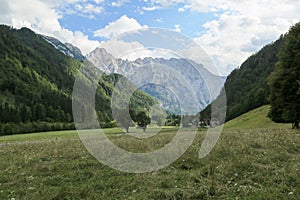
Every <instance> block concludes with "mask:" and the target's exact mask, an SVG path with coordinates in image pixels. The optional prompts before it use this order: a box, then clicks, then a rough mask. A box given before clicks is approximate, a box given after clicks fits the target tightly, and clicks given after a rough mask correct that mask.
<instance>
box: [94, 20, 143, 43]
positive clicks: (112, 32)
mask: <svg viewBox="0 0 300 200" xmlns="http://www.w3.org/2000/svg"><path fill="white" fill-rule="evenodd" d="M142 28H147V26H142V25H141V24H139V23H138V21H137V20H136V19H134V18H129V17H127V16H126V15H123V16H122V17H121V18H119V19H118V20H116V21H114V22H111V23H109V24H108V25H107V26H105V27H104V28H103V29H100V30H97V31H95V36H98V37H105V38H111V37H114V36H117V35H119V34H122V33H126V32H129V31H134V30H139V29H142Z"/></svg>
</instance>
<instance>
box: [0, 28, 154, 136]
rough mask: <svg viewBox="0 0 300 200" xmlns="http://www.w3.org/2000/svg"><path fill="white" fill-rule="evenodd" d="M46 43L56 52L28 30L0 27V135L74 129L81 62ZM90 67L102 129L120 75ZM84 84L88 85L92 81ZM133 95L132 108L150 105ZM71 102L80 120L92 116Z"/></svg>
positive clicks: (141, 96)
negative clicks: (77, 109) (104, 72)
mask: <svg viewBox="0 0 300 200" xmlns="http://www.w3.org/2000/svg"><path fill="white" fill-rule="evenodd" d="M48 39H49V38H48ZM51 41H52V42H53V43H54V42H55V43H56V45H58V46H57V48H55V47H54V46H53V44H50V43H49V40H48V41H45V36H41V35H38V34H35V33H34V32H33V31H31V30H30V29H27V28H22V29H19V30H17V29H13V28H10V27H8V26H5V25H0V135H5V134H14V133H26V132H35V131H49V130H61V129H74V128H75V127H74V124H72V122H73V113H72V91H73V86H74V81H75V77H76V75H77V74H78V73H80V72H79V69H80V67H81V66H82V62H79V61H78V60H76V59H74V58H73V57H70V56H68V55H67V54H65V53H62V52H61V50H60V51H59V50H58V48H61V49H64V48H65V46H63V45H61V43H60V42H59V41H58V40H56V39H53V38H52V39H51ZM68 48H69V49H71V48H70V46H69V47H68ZM72 48H73V47H72ZM73 50H75V51H76V48H74V49H73ZM75 51H73V52H75ZM73 55H74V54H73ZM90 69H93V71H90V73H93V75H94V76H96V77H97V76H99V81H98V82H96V85H97V92H96V95H95V109H96V114H97V117H98V120H99V121H100V124H101V126H102V127H109V126H113V124H112V123H114V122H112V121H113V120H114V118H113V116H112V110H111V95H112V93H113V88H114V84H115V82H117V81H118V80H119V79H120V78H122V77H121V76H120V75H116V74H111V75H105V74H103V72H101V71H100V70H96V68H95V67H94V66H91V68H90ZM87 72H88V71H87ZM100 75H101V77H100ZM82 77H83V76H82ZM84 81H85V82H86V83H87V84H88V83H91V82H92V81H95V80H90V79H88V78H85V80H84ZM128 85H130V83H128ZM137 95H139V98H135V96H134V97H133V101H132V102H133V107H134V108H135V107H137V106H139V105H143V106H144V107H146V108H147V107H150V105H152V104H154V100H153V99H152V98H150V97H149V96H147V95H145V94H144V93H142V92H140V91H137ZM75 101H79V103H78V104H77V105H78V106H79V107H80V109H81V110H82V113H81V114H82V116H80V117H82V119H84V118H85V117H86V113H85V112H88V111H89V112H93V111H92V110H91V108H90V107H89V105H87V104H85V103H84V102H81V101H80V99H75Z"/></svg>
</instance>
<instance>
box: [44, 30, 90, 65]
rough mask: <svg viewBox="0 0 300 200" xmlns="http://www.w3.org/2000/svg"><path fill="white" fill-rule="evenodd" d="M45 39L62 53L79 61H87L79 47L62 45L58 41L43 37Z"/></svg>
mask: <svg viewBox="0 0 300 200" xmlns="http://www.w3.org/2000/svg"><path fill="white" fill-rule="evenodd" d="M41 36H42V38H43V39H45V40H46V41H47V42H49V43H50V44H52V45H53V46H54V47H55V48H56V49H57V50H59V51H60V52H62V53H63V54H65V55H67V56H70V57H72V58H74V59H76V60H78V61H83V60H85V57H84V56H83V55H82V53H81V51H80V49H79V48H78V47H75V46H73V45H72V44H70V43H62V42H60V41H59V40H58V39H56V38H53V37H49V36H45V35H41Z"/></svg>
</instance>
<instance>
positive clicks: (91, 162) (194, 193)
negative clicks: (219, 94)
mask: <svg viewBox="0 0 300 200" xmlns="http://www.w3.org/2000/svg"><path fill="white" fill-rule="evenodd" d="M268 109H269V107H268V106H265V107H261V108H258V109H256V110H254V111H251V112H249V113H246V114H245V115H242V116H241V117H239V118H237V119H234V120H232V121H230V122H228V123H227V124H226V125H225V128H224V130H223V132H222V135H221V137H220V139H219V140H218V143H217V145H216V146H215V148H214V149H213V151H212V152H211V153H210V154H209V155H208V156H207V157H205V158H204V159H199V158H198V152H199V149H200V146H201V143H202V141H203V139H204V137H205V134H206V131H205V130H199V131H198V133H197V136H196V138H195V140H194V142H193V144H192V145H191V146H190V148H189V149H188V150H187V151H186V153H185V154H184V155H183V156H182V157H180V158H179V159H178V160H177V161H176V162H174V163H172V164H171V165H169V166H168V167H166V168H164V169H161V170H159V171H154V172H151V173H143V174H130V173H124V172H120V171H116V170H114V169H111V168H110V167H108V166H105V165H103V164H102V163H100V162H99V161H98V160H96V159H95V158H94V157H93V156H91V155H90V154H89V152H88V151H87V150H86V149H85V147H84V145H83V144H82V143H81V141H80V139H79V137H78V134H77V132H76V131H61V132H48V133H34V134H26V135H13V136H4V137H0V156H1V164H0V199H9V200H11V199H170V200H173V199H295V200H296V199H300V171H299V170H300V131H299V130H293V129H291V126H290V125H285V124H283V125H282V124H274V123H273V122H271V121H269V119H268V118H267V117H266V113H267V112H268ZM105 133H106V134H107V135H108V137H109V138H110V139H111V141H112V142H113V143H115V144H116V145H118V146H120V147H122V148H124V149H127V150H130V151H133V152H147V151H153V150H155V149H159V148H161V147H163V146H164V145H165V144H167V143H168V142H169V141H170V140H171V139H172V138H173V137H174V135H175V134H176V129H174V128H170V127H168V128H166V129H164V130H163V131H162V132H161V133H160V134H158V135H157V136H153V137H151V138H148V139H136V138H133V137H130V136H128V135H126V134H122V132H121V130H120V129H106V130H105Z"/></svg>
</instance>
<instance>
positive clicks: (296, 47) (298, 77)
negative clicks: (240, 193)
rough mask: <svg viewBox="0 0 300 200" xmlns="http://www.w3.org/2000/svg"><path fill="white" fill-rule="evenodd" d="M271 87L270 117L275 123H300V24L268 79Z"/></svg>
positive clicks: (293, 28)
mask: <svg viewBox="0 0 300 200" xmlns="http://www.w3.org/2000/svg"><path fill="white" fill-rule="evenodd" d="M268 80H269V82H268V84H269V86H270V96H269V100H270V103H271V111H270V113H269V117H270V118H271V119H272V120H273V121H275V122H290V123H293V128H299V121H300V23H297V24H296V25H295V26H293V27H292V28H291V29H290V30H289V32H288V34H287V35H286V38H285V43H284V46H283V48H282V49H281V51H280V54H279V61H278V63H277V64H276V68H275V70H274V72H273V73H272V74H271V75H270V76H269V78H268Z"/></svg>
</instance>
